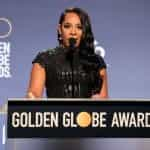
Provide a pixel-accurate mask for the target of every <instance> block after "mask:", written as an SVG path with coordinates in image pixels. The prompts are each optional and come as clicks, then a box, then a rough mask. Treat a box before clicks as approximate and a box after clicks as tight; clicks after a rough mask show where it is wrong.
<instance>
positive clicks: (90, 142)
mask: <svg viewBox="0 0 150 150" xmlns="http://www.w3.org/2000/svg"><path fill="white" fill-rule="evenodd" d="M46 100H47V99H44V100H43V103H45V104H46V103H47V104H50V103H51V102H53V101H54V99H48V101H46ZM71 100H72V101H73V102H75V103H76V102H77V103H78V102H80V101H82V103H83V102H88V107H90V106H91V105H93V103H95V102H96V104H97V102H98V103H99V105H102V104H103V105H102V106H104V104H106V105H107V104H109V107H110V106H111V107H112V106H115V105H116V104H117V105H118V106H119V104H124V103H126V104H127V106H131V107H130V109H132V108H134V106H139V108H141V106H142V109H143V108H144V107H146V105H147V108H148V107H149V106H150V105H149V100H120V101H119V100H112V99H111V100H107V101H100V102H99V101H97V100H95V101H94V100H93V101H91V100H89V99H88V100H86V99H83V100H80V99H71ZM17 101H19V103H20V104H21V105H22V106H23V103H25V102H27V101H26V99H17ZM60 101H64V102H65V103H66V105H67V103H70V100H69V99H68V100H66V99H57V100H56V99H55V102H60ZM29 102H31V103H32V101H29ZM118 102H119V104H118ZM143 102H144V103H143ZM27 103H28V102H27ZM27 103H26V104H25V105H27ZM38 103H39V104H40V103H41V102H38ZM89 103H90V105H89ZM134 103H135V104H134ZM45 104H42V105H43V106H44V105H45ZM141 104H142V105H141ZM63 105H65V104H64V103H63ZM82 105H83V104H82ZM83 106H84V105H83ZM94 106H95V105H94ZM32 107H34V102H33V104H32ZM123 107H124V108H125V106H122V108H121V110H123ZM43 108H44V107H43ZM144 109H145V108H144ZM134 110H138V107H137V108H135V109H134ZM7 111H8V105H7V104H5V105H4V106H3V107H1V109H0V112H1V113H0V114H1V116H0V117H1V118H2V119H3V121H2V122H1V123H2V124H3V125H2V126H1V127H4V126H5V128H4V129H5V133H3V135H7V133H6V130H7V122H6V121H7ZM82 111H86V110H85V109H84V110H82ZM100 112H101V110H100ZM137 132H138V131H137ZM5 140H6V141H5ZM4 141H5V144H3V145H2V146H3V147H1V149H2V150H3V149H8V150H10V149H11V150H24V149H28V150H30V149H32V150H34V149H35V150H41V149H45V150H48V149H52V150H55V149H57V150H59V149H86V150H88V149H91V148H92V149H93V150H98V149H99V148H100V149H102V150H103V149H107V150H111V149H112V145H113V146H116V147H115V149H117V150H119V149H120V148H122V147H123V146H127V147H128V149H131V150H136V149H137V146H138V149H139V150H140V149H141V150H142V149H143V147H145V149H148V147H149V146H150V144H148V143H149V141H150V140H149V138H146V139H145V138H144V139H143V138H139V137H137V138H136V137H134V138H119V139H118V138H113V137H109V138H101V137H88V138H86V137H84V138H83V137H81V138H80V137H78V138H9V139H7V138H6V139H4ZM118 141H119V143H118ZM145 149H144V150H145Z"/></svg>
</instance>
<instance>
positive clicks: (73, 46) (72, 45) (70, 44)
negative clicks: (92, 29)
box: [69, 37, 77, 50]
mask: <svg viewBox="0 0 150 150" xmlns="http://www.w3.org/2000/svg"><path fill="white" fill-rule="evenodd" d="M76 42H77V40H76V39H75V38H73V37H71V38H69V48H70V49H72V50H74V49H75V48H76V46H75V45H76Z"/></svg>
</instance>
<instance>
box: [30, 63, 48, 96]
mask: <svg viewBox="0 0 150 150" xmlns="http://www.w3.org/2000/svg"><path fill="white" fill-rule="evenodd" d="M45 76H46V75H45V69H44V68H43V67H42V66H40V64H38V63H34V64H33V67H32V70H31V77H30V82H29V87H28V90H27V98H40V97H42V94H43V90H44V85H45V78H46V77H45Z"/></svg>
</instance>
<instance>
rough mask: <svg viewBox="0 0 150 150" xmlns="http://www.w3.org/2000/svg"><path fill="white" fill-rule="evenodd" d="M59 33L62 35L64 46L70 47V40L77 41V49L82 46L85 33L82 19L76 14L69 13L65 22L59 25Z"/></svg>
mask: <svg viewBox="0 0 150 150" xmlns="http://www.w3.org/2000/svg"><path fill="white" fill-rule="evenodd" d="M58 31H59V34H60V35H61V38H62V43H63V46H65V47H68V46H69V39H70V38H75V39H76V45H75V46H76V47H78V46H79V45H80V41H81V37H82V34H83V31H82V25H81V21H80V18H79V16H78V15H77V14H76V13H67V14H66V15H65V18H64V21H63V22H62V24H60V25H59V27H58Z"/></svg>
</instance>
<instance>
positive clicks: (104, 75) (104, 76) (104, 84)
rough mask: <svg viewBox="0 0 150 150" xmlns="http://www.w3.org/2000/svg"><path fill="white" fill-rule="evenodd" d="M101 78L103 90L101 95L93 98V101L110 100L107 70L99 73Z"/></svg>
mask: <svg viewBox="0 0 150 150" xmlns="http://www.w3.org/2000/svg"><path fill="white" fill-rule="evenodd" d="M99 74H100V77H101V78H102V80H103V82H102V88H101V91H100V93H97V94H95V95H93V96H92V98H93V99H99V98H104V99H105V98H108V85H107V71H106V69H102V70H100V72H99Z"/></svg>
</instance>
